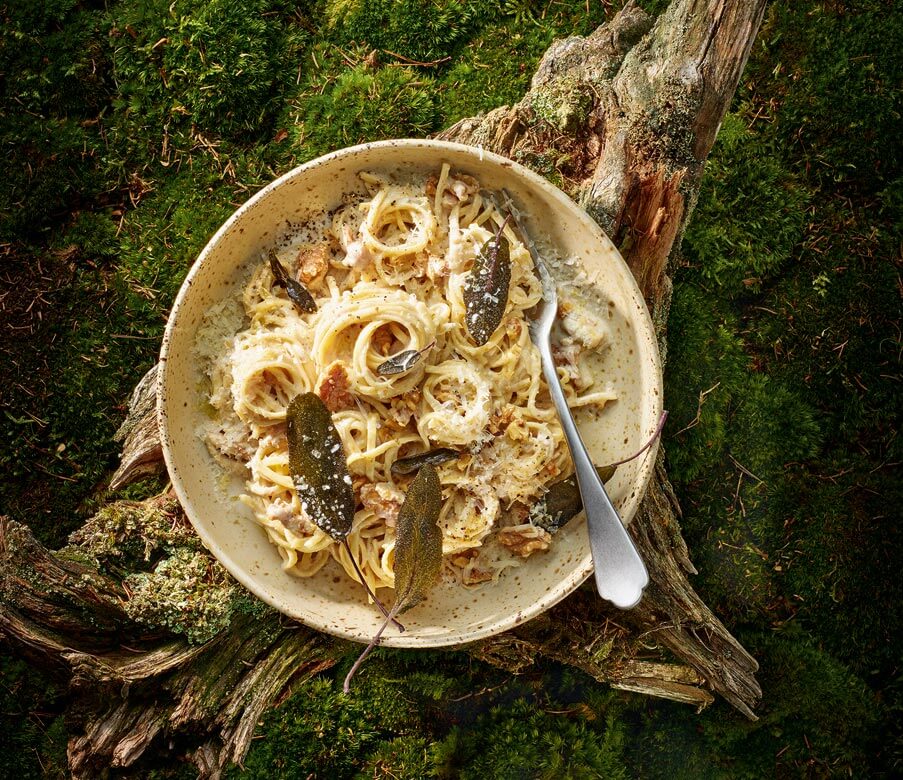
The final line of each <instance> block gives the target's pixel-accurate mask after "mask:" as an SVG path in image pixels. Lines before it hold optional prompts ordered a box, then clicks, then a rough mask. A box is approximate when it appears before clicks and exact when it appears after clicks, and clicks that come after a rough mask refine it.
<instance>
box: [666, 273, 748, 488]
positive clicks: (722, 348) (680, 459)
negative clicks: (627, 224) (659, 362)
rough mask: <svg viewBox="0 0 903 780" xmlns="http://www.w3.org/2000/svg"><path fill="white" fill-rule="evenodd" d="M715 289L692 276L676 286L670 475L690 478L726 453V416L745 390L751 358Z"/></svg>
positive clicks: (669, 373) (669, 377) (669, 378)
mask: <svg viewBox="0 0 903 780" xmlns="http://www.w3.org/2000/svg"><path fill="white" fill-rule="evenodd" d="M713 297H714V296H713V295H712V294H711V293H710V292H707V291H706V290H705V289H704V288H702V287H699V286H696V285H695V284H692V283H690V282H679V283H677V284H676V285H675V287H674V292H673V295H672V300H671V312H670V319H669V322H668V330H669V332H670V333H672V334H679V335H677V337H676V338H672V339H671V340H670V344H669V347H668V349H669V356H668V363H667V366H666V375H665V383H666V387H667V388H668V391H669V392H668V406H669V409H670V412H671V417H670V422H669V427H671V429H672V430H673V431H674V432H673V433H671V434H670V435H671V436H673V437H674V440H675V444H676V446H670V445H669V447H668V461H669V465H670V469H671V471H670V473H671V476H672V478H673V479H674V480H675V481H677V482H690V481H692V480H694V479H696V478H697V477H698V476H699V475H700V474H702V473H703V472H705V471H706V470H707V469H710V468H712V467H713V466H715V465H717V464H719V463H721V462H722V461H723V460H724V458H725V447H726V427H727V418H728V416H729V413H730V407H731V403H732V401H733V399H734V397H735V396H736V395H737V394H738V392H739V391H741V390H742V386H743V384H744V382H745V381H746V377H747V374H748V369H749V358H748V357H747V355H746V354H745V353H744V351H743V344H742V342H741V340H740V339H739V338H738V337H737V335H736V333H735V331H736V329H737V320H736V317H735V315H734V314H733V313H732V312H729V311H724V310H723V308H724V307H723V306H719V303H718V301H717V300H713Z"/></svg>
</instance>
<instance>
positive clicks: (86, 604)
mask: <svg viewBox="0 0 903 780" xmlns="http://www.w3.org/2000/svg"><path fill="white" fill-rule="evenodd" d="M764 6H765V0H747V2H735V3H727V2H726V1H725V0H675V2H673V3H672V4H671V6H670V7H669V8H668V10H667V11H666V12H665V13H664V14H663V15H662V16H660V17H659V18H658V19H657V20H655V21H653V19H652V18H650V16H649V15H648V14H646V13H645V12H644V11H642V10H641V9H640V8H638V7H637V6H636V5H635V4H633V3H632V2H631V3H628V5H627V6H626V7H625V8H624V9H623V10H622V11H621V12H620V13H618V14H617V15H616V16H615V17H614V18H613V19H612V20H611V21H610V22H609V23H607V24H605V25H603V26H602V27H600V28H599V29H597V30H596V31H595V32H594V33H593V34H592V35H590V36H588V37H586V38H579V37H575V38H569V39H567V40H564V41H559V42H556V43H555V44H553V46H552V47H551V48H550V49H549V51H548V52H547V53H546V55H545V57H544V58H543V60H542V62H541V63H540V66H539V69H538V71H537V73H536V74H535V76H534V78H533V83H532V87H531V89H530V91H529V92H528V93H527V95H526V96H525V97H524V98H523V99H522V100H521V101H520V102H519V103H518V104H517V105H515V106H510V107H502V108H498V109H496V110H494V111H492V112H490V113H489V114H487V115H485V116H479V117H474V118H471V119H465V120H462V121H460V122H458V123H457V124H456V125H454V126H453V127H451V128H449V129H448V130H446V131H445V132H443V133H442V134H441V135H440V137H441V138H445V139H449V140H455V141H461V142H464V143H470V144H474V145H479V146H483V147H484V148H486V149H489V150H492V151H494V152H498V153H500V154H503V155H506V156H509V157H511V158H513V159H515V160H518V161H520V162H522V163H524V164H526V165H528V166H530V167H533V168H534V169H537V170H539V171H540V172H542V173H545V174H550V173H553V172H554V174H555V175H556V177H558V178H560V180H561V181H563V186H564V188H565V189H566V191H568V193H569V194H570V195H571V196H572V197H574V198H575V199H577V200H578V201H579V202H580V203H581V205H582V206H583V207H584V208H586V209H587V211H588V212H589V213H590V214H591V215H592V216H593V217H594V218H595V219H596V220H597V221H598V222H599V223H600V224H601V225H602V227H603V228H604V229H605V230H606V231H607V232H608V233H609V235H610V236H611V237H612V239H613V240H614V241H615V243H616V244H617V245H618V246H619V247H620V249H621V252H622V254H623V255H624V257H625V259H626V260H627V262H628V264H629V265H630V268H631V270H632V271H633V273H634V275H635V276H636V278H637V280H638V282H639V284H640V287H641V289H642V290H643V292H644V294H645V296H646V300H647V302H648V304H649V307H650V310H651V311H652V314H653V320H654V321H655V323H656V327H657V329H658V335H659V339H660V344H661V347H662V352H663V354H664V352H665V346H666V341H665V322H666V319H667V311H668V302H669V295H670V281H669V278H668V268H669V260H670V258H671V257H672V256H673V255H674V253H675V251H676V250H677V247H678V245H679V240H680V236H681V233H682V231H683V229H684V226H685V224H686V221H687V219H688V217H689V215H690V212H691V211H692V207H693V204H694V201H695V197H696V194H697V191H698V186H699V181H700V177H701V172H702V168H703V164H704V161H705V159H706V157H707V155H708V153H709V151H710V149H711V147H712V144H713V142H714V139H715V135H716V132H717V129H718V126H719V124H720V122H721V118H722V116H723V115H724V113H725V111H726V110H727V107H728V104H729V102H730V99H731V96H732V94H733V92H734V90H735V88H736V85H737V82H738V80H739V78H740V74H741V72H742V69H743V66H744V63H745V62H746V58H747V56H748V54H749V51H750V48H751V46H752V41H753V38H754V36H755V33H756V31H757V30H758V27H759V24H760V22H761V19H762V14H763V11H764ZM153 387H154V384H153V380H152V376H150V375H149V376H148V377H146V378H145V380H143V381H142V383H141V384H140V385H139V387H138V388H136V391H135V394H134V396H133V398H132V400H131V404H130V407H131V409H130V414H129V418H128V420H127V422H126V423H125V425H124V426H123V428H122V431H121V436H122V439H123V441H124V447H123V455H122V465H121V467H120V469H119V470H118V471H117V472H116V474H115V475H114V477H113V481H112V482H113V484H114V485H115V486H116V487H120V486H122V485H124V484H127V483H128V482H129V481H131V480H133V479H135V478H137V477H139V476H143V475H146V474H148V473H151V472H153V471H154V470H158V469H161V468H162V462H161V455H160V443H159V439H158V437H157V429H156V419H155V417H154V404H153V401H154V398H153V392H154V390H153ZM678 514H679V509H678V503H677V500H676V498H675V496H674V493H673V491H672V489H671V486H670V484H669V483H668V480H667V476H666V474H665V470H664V466H663V464H662V461H661V457H660V460H659V462H658V464H657V468H656V474H655V479H654V481H653V484H652V485H651V487H650V489H649V491H648V494H647V496H646V497H645V500H644V502H643V504H642V507H641V510H640V512H639V513H638V515H637V517H636V518H635V519H634V521H633V523H632V524H631V527H630V530H631V533H632V535H633V537H634V539H635V540H636V542H637V544H638V546H639V548H640V551H641V553H642V555H643V558H644V560H645V561H646V563H647V566H648V568H649V572H650V576H651V584H650V586H649V588H648V589H647V592H646V595H645V596H644V598H643V600H642V602H641V603H640V605H639V606H638V607H637V608H636V609H634V610H631V611H629V612H620V611H618V610H615V609H613V608H611V607H608V606H606V604H605V602H603V601H601V600H600V599H599V598H598V597H597V596H595V594H594V593H593V592H592V590H591V589H590V588H583V589H580V590H578V591H577V592H576V593H574V594H572V595H571V596H570V597H569V598H567V599H566V600H565V601H564V602H562V603H561V604H559V605H558V606H556V607H554V608H553V609H552V610H550V611H549V612H547V613H545V614H543V615H541V616H540V617H537V618H535V619H534V620H532V621H530V622H528V623H526V624H525V625H523V626H520V627H518V628H517V629H515V630H512V631H510V632H508V633H505V634H502V635H500V636H496V637H493V638H490V639H487V640H484V641H481V642H477V643H475V644H472V645H470V646H468V647H467V648H465V650H466V651H467V652H469V653H471V654H472V655H474V656H475V657H478V658H480V659H482V660H484V661H487V662H489V663H491V664H494V665H496V666H499V667H502V668H504V669H508V670H511V671H515V672H516V671H520V670H522V669H524V668H526V667H528V666H529V665H531V664H533V663H534V661H535V659H536V658H537V656H540V655H543V656H546V657H549V658H553V659H556V660H559V661H561V662H562V663H565V664H570V665H573V666H576V667H578V668H580V669H582V670H583V671H585V672H587V673H588V674H590V675H591V676H592V677H594V678H595V679H597V680H601V681H606V682H609V683H610V684H611V685H613V686H615V687H618V688H622V689H625V690H631V691H638V692H641V693H646V694H651V695H655V696H663V697H666V698H669V699H674V700H677V701H682V702H687V703H690V704H694V705H697V706H699V707H704V706H705V705H707V704H708V703H710V702H711V701H712V700H713V696H712V692H713V691H714V692H715V693H718V694H720V695H721V696H723V697H724V698H725V699H727V700H728V701H729V702H730V703H731V704H732V705H733V706H734V707H736V708H737V709H738V710H740V711H741V712H743V713H744V714H746V715H747V716H749V717H751V718H752V717H754V715H753V712H752V707H753V706H754V705H755V703H756V702H757V701H758V699H759V697H760V695H761V691H760V689H759V686H758V684H757V683H756V680H755V676H754V674H755V672H756V669H757V665H756V662H755V661H754V660H753V659H752V658H751V657H750V656H749V654H748V653H747V652H746V651H745V650H744V649H743V648H742V647H741V646H740V645H739V643H738V642H737V641H736V640H735V639H734V638H733V637H732V636H731V634H730V633H729V632H728V631H727V629H726V628H725V627H724V626H723V625H722V624H721V622H720V621H719V620H718V619H717V618H716V617H715V616H714V615H713V614H712V612H711V611H710V610H709V609H708V607H706V605H705V604H704V603H703V602H702V600H701V599H700V598H699V597H698V596H697V594H696V593H695V592H694V591H693V589H692V587H691V586H690V584H689V582H688V580H687V575H689V574H693V573H695V570H694V568H693V565H692V564H691V563H690V559H689V554H688V551H687V547H686V545H685V543H684V541H683V539H682V537H681V534H680V528H679V525H678V520H677V517H678ZM70 542H71V543H70V545H69V546H68V547H66V548H64V549H63V550H61V551H58V552H50V551H48V550H46V549H44V548H43V547H42V546H41V545H40V544H39V543H38V542H37V541H35V539H34V538H33V537H32V535H31V534H30V532H29V531H28V530H27V529H26V528H25V527H23V526H20V525H17V524H15V523H13V522H11V521H9V520H7V519H3V518H0V631H2V632H3V634H4V635H5V637H6V639H7V640H8V641H10V642H12V643H13V644H14V645H15V646H17V647H18V648H19V649H20V650H21V652H23V653H24V654H25V655H27V656H28V657H30V658H31V659H32V660H34V661H36V662H38V663H41V664H43V665H45V666H51V667H53V668H55V669H56V670H58V671H59V673H60V674H62V675H64V676H66V677H67V678H68V679H69V680H71V685H72V687H73V689H74V690H75V691H76V692H77V693H78V694H79V695H78V696H77V697H73V699H74V701H76V702H77V704H76V705H74V706H73V711H72V712H70V722H71V724H73V726H74V728H75V736H73V737H72V739H71V741H70V745H69V762H70V767H71V769H72V772H73V774H74V775H75V776H76V777H90V776H93V775H95V774H96V772H97V771H98V770H100V769H101V768H103V767H110V766H112V767H117V766H119V767H124V766H128V765H130V764H131V763H133V762H134V761H135V760H136V759H137V758H138V757H139V756H141V755H142V753H143V752H144V751H145V750H148V749H149V748H151V746H155V749H161V750H162V749H171V746H172V745H174V744H175V745H177V746H178V748H177V749H179V750H181V751H183V752H187V753H190V754H191V756H192V758H193V760H194V761H195V763H196V764H197V766H198V767H199V769H200V771H201V774H202V775H203V776H205V777H216V776H218V775H219V773H220V772H221V770H222V768H223V767H224V766H225V765H226V764H228V763H229V762H232V761H239V760H241V759H242V757H243V756H244V755H245V754H246V752H247V750H248V747H249V744H250V740H251V737H252V735H253V732H254V728H255V725H256V723H257V720H258V718H259V716H260V714H261V713H262V712H263V711H264V709H265V708H267V707H268V706H270V705H271V704H272V703H274V702H275V701H276V700H278V699H279V697H281V696H284V695H286V694H287V693H288V692H290V691H291V690H292V689H293V688H294V687H295V686H296V685H297V684H298V683H299V682H300V681H302V680H304V679H307V678H309V677H310V676H312V675H314V674H317V673H318V672H320V671H322V670H324V669H326V668H328V667H329V666H331V665H332V664H333V663H335V660H336V659H337V658H339V657H340V656H341V655H343V654H344V653H345V652H347V651H348V649H349V644H348V643H345V642H341V641H338V640H336V639H333V638H331V637H328V636H325V635H322V634H318V633H316V632H314V631H311V630H309V629H307V628H305V627H303V626H299V625H297V624H295V623H292V622H291V621H289V620H288V619H286V618H283V617H282V616H280V615H278V614H277V613H275V612H273V611H272V610H269V609H268V608H265V607H263V606H262V605H259V604H255V603H254V602H253V601H250V600H248V599H245V600H244V602H242V603H243V604H244V607H242V608H235V604H237V603H239V601H241V599H238V597H237V595H236V594H237V592H238V589H237V587H236V586H235V585H234V584H233V583H232V582H231V581H230V580H229V578H228V576H227V575H225V573H224V572H223V570H222V569H221V568H220V567H219V566H218V564H216V562H215V561H213V559H212V558H210V556H209V555H208V554H207V553H206V551H204V550H203V549H202V548H201V546H200V544H199V542H198V541H197V539H196V537H194V535H193V532H192V531H191V528H190V526H189V525H188V523H187V521H186V520H185V517H184V515H183V514H182V512H181V510H180V509H179V507H178V505H177V504H176V503H175V502H174V500H172V498H171V497H167V496H165V495H164V496H159V497H157V498H155V499H152V500H149V501H147V502H143V503H137V504H136V503H127V502H120V503H118V504H116V505H113V506H111V507H108V508H107V509H105V510H104V511H103V512H101V513H100V514H99V515H98V516H96V517H95V518H92V520H90V521H89V522H88V524H87V525H86V526H85V527H84V528H83V529H81V530H80V531H78V532H76V534H74V535H73V537H72V539H71V540H70ZM123 549H128V550H131V551H132V553H131V554H132V556H133V559H134V560H139V559H142V558H141V555H142V554H143V559H142V560H145V561H152V560H157V561H160V560H162V561H163V563H164V564H165V565H169V564H170V563H171V562H173V563H172V565H173V566H175V563H176V562H177V563H178V564H179V565H180V566H182V567H183V568H182V569H180V571H184V572H188V574H186V575H185V576H183V577H182V578H181V580H179V582H178V587H182V588H184V589H186V592H185V594H180V597H184V599H185V601H184V603H186V604H189V607H188V609H195V612H192V613H191V615H190V616H189V618H188V619H190V620H192V621H195V624H194V625H195V628H196V632H195V635H194V636H193V637H192V638H193V639H194V640H195V643H191V642H189V641H188V639H186V638H183V637H182V636H179V635H178V634H176V633H174V632H173V631H172V630H170V629H171V628H172V626H168V624H167V623H166V619H165V618H164V617H163V616H161V615H159V614H156V613H154V612H153V607H152V606H148V604H147V603H146V601H142V592H143V590H142V589H143V588H144V587H146V586H147V585H148V582H149V580H148V578H152V577H154V576H156V575H155V574H154V573H148V572H144V573H139V574H135V573H134V572H129V571H128V570H127V567H126V561H127V556H124V554H123V552H122V550H123ZM160 565H161V564H160V563H158V564H157V569H156V570H155V571H159V569H160ZM189 575H190V576H189ZM192 589H194V590H192ZM201 590H204V593H205V596H204V598H203V599H202V598H201V597H200V596H198V597H197V599H196V602H197V603H196V604H195V602H192V597H193V596H194V595H196V594H197V593H199V592H200V591H201ZM236 599H238V600H236ZM180 603H181V602H180ZM191 605H194V606H191ZM204 605H206V606H204ZM148 610H149V611H148ZM217 621H219V622H217ZM650 658H651V659H652V660H650ZM165 746H170V747H165Z"/></svg>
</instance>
